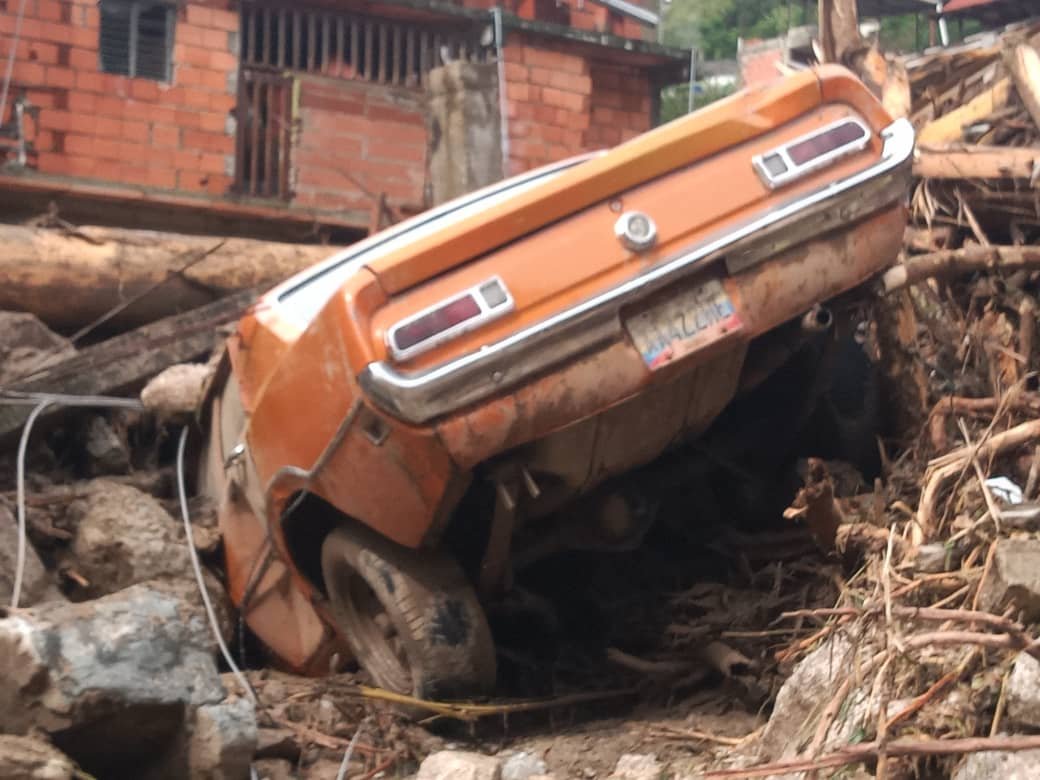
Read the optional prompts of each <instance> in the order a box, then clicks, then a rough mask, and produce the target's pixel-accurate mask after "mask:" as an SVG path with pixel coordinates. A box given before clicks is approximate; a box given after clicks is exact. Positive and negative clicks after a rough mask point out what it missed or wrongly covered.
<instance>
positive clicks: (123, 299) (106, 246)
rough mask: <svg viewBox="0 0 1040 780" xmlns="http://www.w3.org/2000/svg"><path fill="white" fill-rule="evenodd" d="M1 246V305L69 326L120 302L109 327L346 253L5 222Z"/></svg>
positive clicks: (270, 281) (264, 283)
mask: <svg viewBox="0 0 1040 780" xmlns="http://www.w3.org/2000/svg"><path fill="white" fill-rule="evenodd" d="M0 243H2V244H3V247H4V251H3V254H2V255H0V279H3V280H4V283H3V285H0V309H9V310H13V311H27V312H29V313H31V314H35V315H36V316H37V317H39V318H40V319H41V320H43V322H45V323H46V324H47V325H48V326H50V327H51V328H53V329H55V330H60V331H66V332H68V331H72V330H77V329H79V328H82V327H83V326H84V325H87V324H88V323H91V322H94V321H95V320H97V319H98V318H100V317H104V316H106V315H108V314H110V313H112V312H113V310H114V309H116V308H117V307H122V308H120V309H119V311H118V314H116V316H114V317H113V318H112V319H111V320H109V321H107V323H106V325H107V327H108V328H109V329H112V328H113V327H114V328H116V329H126V328H133V327H137V326H139V325H143V324H145V323H146V322H152V321H154V320H156V319H159V318H160V317H165V316H167V315H171V314H175V313H177V312H182V311H187V310H189V309H193V308H195V307H196V306H202V305H204V304H207V303H209V302H211V301H213V300H216V299H219V298H221V297H223V296H225V295H229V294H231V293H234V292H237V291H239V290H245V289H252V288H255V287H273V286H274V285H275V284H277V283H279V282H281V281H283V280H285V279H288V278H289V277H290V276H293V275H294V274H297V273H299V272H300V271H302V270H304V269H305V268H308V267H310V266H311V265H313V264H314V263H317V262H319V261H321V260H324V259H325V258H327V257H329V256H330V255H332V254H333V253H335V252H336V251H337V247H330V246H315V245H306V244H280V243H277V242H270V241H254V240H250V239H244V238H226V239H221V238H213V237H211V236H190V235H182V234H178V233H160V232H154V231H148V230H123V229H116V228H100V227H74V226H68V227H66V228H65V229H63V230H60V229H50V228H37V227H26V226H22V225H0ZM138 298H139V299H138Z"/></svg>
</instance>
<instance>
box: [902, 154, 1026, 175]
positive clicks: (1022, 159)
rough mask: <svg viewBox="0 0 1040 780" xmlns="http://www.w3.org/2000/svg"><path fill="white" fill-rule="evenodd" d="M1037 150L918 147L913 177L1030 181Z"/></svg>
mask: <svg viewBox="0 0 1040 780" xmlns="http://www.w3.org/2000/svg"><path fill="white" fill-rule="evenodd" d="M1038 162H1040V149H1028V148H1025V149H1023V148H1019V147H1010V146H1008V147H1002V146H970V147H964V148H959V149H942V150H939V149H929V148H926V147H918V149H917V153H916V154H915V156H914V175H915V176H920V177H921V178H924V179H1025V180H1027V181H1031V180H1032V179H1033V176H1034V170H1035V167H1036V164H1037V163H1038Z"/></svg>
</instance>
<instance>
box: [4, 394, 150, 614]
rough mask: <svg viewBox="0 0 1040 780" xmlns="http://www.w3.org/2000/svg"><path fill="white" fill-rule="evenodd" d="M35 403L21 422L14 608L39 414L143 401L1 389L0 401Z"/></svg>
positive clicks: (22, 568) (21, 567)
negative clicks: (28, 459) (28, 456)
mask: <svg viewBox="0 0 1040 780" xmlns="http://www.w3.org/2000/svg"><path fill="white" fill-rule="evenodd" d="M26 404H35V405H34V406H33V409H32V411H31V412H29V416H28V417H27V418H26V420H25V424H24V425H23V426H22V437H21V439H20V440H19V441H18V457H17V459H16V460H15V496H16V498H15V502H16V511H17V517H18V550H17V553H16V555H15V566H14V584H13V585H12V587H11V609H17V608H18V602H19V601H20V600H21V597H22V583H23V582H24V581H25V558H26V544H27V542H26V527H25V526H26V521H25V453H26V451H27V450H28V449H29V437H30V435H31V434H32V429H33V426H34V425H35V424H36V420H37V418H38V417H39V416H40V415H41V414H43V413H44V412H45V411H46V410H47V409H48V408H49V407H51V406H81V407H82V406H88V407H116V408H125V409H141V408H143V407H142V406H141V402H140V401H138V400H136V399H134V398H116V397H113V396H103V395H65V394H62V393H21V392H16V391H11V390H2V391H0V405H6V406H24V405H26Z"/></svg>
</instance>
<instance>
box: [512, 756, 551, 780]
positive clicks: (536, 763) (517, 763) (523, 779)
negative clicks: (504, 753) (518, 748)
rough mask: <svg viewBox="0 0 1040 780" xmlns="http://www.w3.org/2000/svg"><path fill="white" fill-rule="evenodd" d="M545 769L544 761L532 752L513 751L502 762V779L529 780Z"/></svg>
mask: <svg viewBox="0 0 1040 780" xmlns="http://www.w3.org/2000/svg"><path fill="white" fill-rule="evenodd" d="M546 771H548V768H547V767H546V766H545V762H544V761H542V759H540V758H538V756H536V755H534V754H533V753H528V752H526V751H525V752H520V753H513V754H512V755H510V756H509V757H507V758H506V760H505V763H504V764H502V780H531V778H533V777H537V776H538V775H544V774H545V773H546Z"/></svg>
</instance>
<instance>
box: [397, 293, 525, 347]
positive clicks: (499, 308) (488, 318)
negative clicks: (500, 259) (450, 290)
mask: <svg viewBox="0 0 1040 780" xmlns="http://www.w3.org/2000/svg"><path fill="white" fill-rule="evenodd" d="M491 284H494V285H497V286H498V288H499V289H500V290H501V291H502V293H503V294H504V299H503V300H502V301H501V302H500V303H497V304H494V305H492V304H491V303H489V302H488V300H487V297H486V296H485V294H484V292H483V288H485V287H487V286H488V285H491ZM466 296H471V297H472V298H473V300H474V301H476V304H477V306H478V308H479V309H480V313H479V314H477V315H476V316H475V317H470V318H469V319H468V320H463V321H462V322H460V323H458V324H457V325H453V326H451V327H450V328H447V329H445V330H442V331H441V332H440V333H436V334H434V335H433V336H430V337H429V338H428V339H424V340H423V341H420V342H419V343H418V344H414V345H412V346H410V347H407V348H405V349H399V348H398V346H397V340H396V336H397V333H398V331H400V330H401V329H402V328H404V327H407V326H408V325H411V324H412V323H413V322H415V321H416V320H420V319H422V318H423V317H425V316H426V315H427V314H431V313H433V312H435V311H437V310H439V309H442V308H444V307H445V306H447V305H449V304H451V303H454V302H455V301H457V300H459V299H460V298H465V297H466ZM515 308H516V302H515V301H514V300H513V295H512V294H511V293H510V292H509V288H508V287H506V283H505V282H503V281H502V277H500V276H497V275H496V276H492V277H490V278H489V279H485V280H484V281H482V282H480V283H479V284H475V285H473V286H472V287H468V288H466V289H465V290H460V291H459V292H457V293H455V294H454V295H449V296H448V297H447V298H445V299H443V300H441V301H438V302H437V303H435V304H433V305H432V306H427V307H426V308H425V309H423V310H422V311H420V312H417V313H416V314H412V315H410V316H408V317H406V318H405V319H403V320H401V321H400V322H396V323H394V325H393V326H392V327H391V328H390V329H389V330H388V331H387V332H386V349H387V351H388V352H389V353H390V356H391V357H392V358H393V359H394V360H396V361H402V360H408V359H409V358H413V357H415V356H416V355H421V354H423V353H424V352H429V351H430V350H431V349H435V348H436V347H438V346H440V345H441V344H444V343H445V342H448V341H451V340H452V339H455V338H458V337H459V336H461V335H463V334H464V333H469V332H470V331H472V330H476V329H477V328H482V327H483V326H485V325H487V324H488V323H489V322H494V321H495V320H497V319H498V318H500V317H504V316H505V315H506V314H509V312H511V311H513V310H514V309H515Z"/></svg>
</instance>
